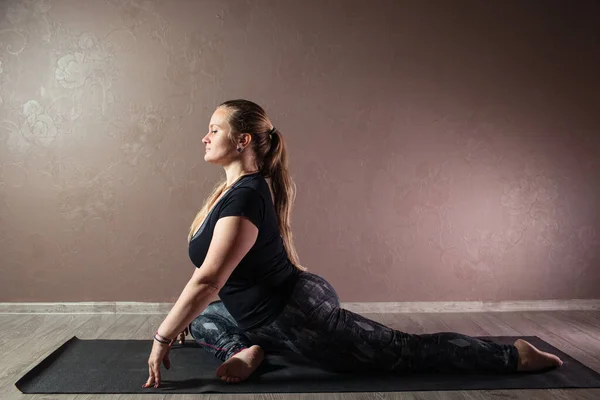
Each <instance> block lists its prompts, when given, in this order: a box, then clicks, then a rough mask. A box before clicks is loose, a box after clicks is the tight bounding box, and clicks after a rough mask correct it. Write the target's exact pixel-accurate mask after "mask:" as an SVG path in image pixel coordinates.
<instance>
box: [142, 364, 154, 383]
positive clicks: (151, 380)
mask: <svg viewBox="0 0 600 400" xmlns="http://www.w3.org/2000/svg"><path fill="white" fill-rule="evenodd" d="M148 375H149V377H148V380H147V381H146V383H144V384H143V385H142V387H143V388H147V387H150V386H152V384H153V383H154V374H153V373H152V367H151V366H148Z"/></svg>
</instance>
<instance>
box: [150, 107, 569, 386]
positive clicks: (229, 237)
mask: <svg viewBox="0 0 600 400" xmlns="http://www.w3.org/2000/svg"><path fill="white" fill-rule="evenodd" d="M208 128H209V132H208V133H207V134H206V136H205V137H204V138H203V139H202V142H203V143H204V144H205V146H206V151H205V155H204V160H205V161H207V162H210V163H212V164H217V165H221V166H222V167H223V168H224V169H225V173H226V175H227V179H226V180H225V181H224V182H222V183H221V184H219V185H218V186H217V187H216V188H215V190H214V191H213V193H212V194H211V195H210V196H208V198H207V199H206V201H205V203H204V205H203V206H202V209H201V210H200V212H199V213H198V214H197V215H196V218H195V219H194V221H193V222H192V225H191V227H190V232H189V235H188V242H189V256H190V259H191V260H192V262H193V263H194V264H195V265H196V267H197V268H196V270H195V271H194V273H193V275H192V277H191V279H190V280H189V282H188V283H187V284H186V286H185V288H184V289H183V292H182V293H181V295H180V297H179V299H178V300H177V302H176V303H175V305H174V306H173V308H172V309H171V311H170V312H169V314H168V315H167V317H166V318H165V320H164V321H163V323H162V324H161V325H160V327H159V328H158V330H157V332H156V334H155V336H154V344H153V347H152V352H151V353H150V357H149V359H148V366H149V375H150V376H149V378H148V380H147V381H146V383H145V384H144V385H143V387H151V386H154V387H158V386H159V384H160V379H161V378H160V377H161V374H160V366H161V363H164V364H165V367H166V368H167V369H168V368H170V364H171V362H170V360H169V350H170V347H171V344H172V343H173V342H174V341H175V339H176V338H177V336H178V334H179V337H180V340H181V341H182V342H183V338H184V337H185V335H186V334H187V332H188V330H189V333H190V335H191V336H192V337H193V338H194V340H195V341H196V342H197V343H199V344H200V345H201V346H202V347H203V348H205V349H206V350H207V351H210V352H211V353H213V354H214V355H215V356H216V357H217V358H219V359H220V360H221V361H223V364H221V365H220V366H219V368H217V371H216V374H217V376H218V377H220V378H221V379H222V380H224V381H226V382H239V381H242V380H244V379H246V378H248V376H250V375H251V374H252V372H253V371H254V370H255V369H256V368H257V367H258V366H259V365H260V363H261V362H262V361H263V358H264V354H265V352H267V353H268V352H270V351H272V352H275V351H283V352H286V351H288V352H293V353H295V354H297V355H299V356H301V357H303V358H304V359H306V360H310V361H311V362H314V363H315V364H316V365H319V366H320V367H322V368H324V369H329V370H332V371H339V372H351V371H360V370H368V371H373V370H379V371H387V372H392V371H394V372H399V373H401V372H408V371H410V372H417V371H423V372H424V371H459V370H460V371H490V372H498V373H506V372H515V371H537V370H543V369H547V368H554V367H559V366H561V365H562V361H561V360H560V359H559V358H558V357H557V356H555V355H552V354H549V353H545V352H541V351H539V350H538V349H536V348H535V347H533V346H532V345H531V344H530V343H528V342H526V341H524V340H521V339H519V340H517V341H516V342H515V343H514V344H513V345H501V344H496V343H492V342H488V341H483V340H479V339H476V338H473V337H470V336H466V335H462V334H459V333H454V332H440V333H432V334H410V333H404V332H401V331H398V330H395V329H392V328H389V327H387V326H385V325H382V324H380V323H378V322H375V321H372V320H369V319H367V318H365V317H363V316H361V315H359V314H356V313H353V312H351V311H348V310H345V309H343V308H340V304H339V300H338V296H337V294H336V292H335V290H334V289H333V287H332V286H331V285H330V284H329V283H328V282H327V281H326V280H325V279H323V278H321V277H319V276H318V275H315V274H313V273H311V272H308V271H307V270H306V268H304V267H302V266H301V265H300V263H299V260H298V255H297V254H296V250H295V247H294V242H293V237H292V231H291V229H290V215H291V207H292V203H293V201H294V198H295V188H294V184H293V182H292V179H291V177H290V175H289V173H288V170H287V152H286V147H285V142H284V140H283V137H282V136H281V133H280V132H279V131H278V130H277V129H275V128H274V127H273V125H272V124H271V122H270V120H269V118H268V117H267V116H266V114H265V111H264V110H263V109H262V108H261V107H260V106H259V105H257V104H255V103H253V102H250V101H247V100H232V101H227V102H225V103H223V104H221V105H220V106H219V107H217V109H216V110H215V112H214V113H213V115H212V118H211V120H210V124H209V126H208ZM267 178H270V180H271V184H270V185H269V182H268V181H267ZM216 294H218V295H219V298H220V301H216V302H212V303H211V299H214V296H215V295H216Z"/></svg>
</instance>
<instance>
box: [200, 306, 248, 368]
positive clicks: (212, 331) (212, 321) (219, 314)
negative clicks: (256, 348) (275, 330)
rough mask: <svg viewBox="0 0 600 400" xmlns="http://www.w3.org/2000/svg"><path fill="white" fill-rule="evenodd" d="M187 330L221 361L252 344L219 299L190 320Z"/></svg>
mask: <svg viewBox="0 0 600 400" xmlns="http://www.w3.org/2000/svg"><path fill="white" fill-rule="evenodd" d="M189 331H190V335H191V336H192V337H193V338H194V340H195V341H196V342H197V343H198V344H200V345H201V346H202V347H203V348H204V349H206V350H207V351H209V352H210V353H212V354H213V355H214V356H215V357H216V358H218V359H219V360H221V361H226V360H228V359H229V358H230V357H231V356H233V355H234V354H237V353H239V352H240V351H242V350H243V349H246V348H250V347H251V346H252V343H251V342H250V340H249V339H248V338H247V337H246V335H244V333H243V332H242V331H241V330H240V329H239V328H238V325H237V323H236V322H235V320H234V319H233V317H232V316H231V314H229V311H227V309H226V308H225V306H224V305H223V302H221V301H217V302H213V303H211V304H209V305H208V307H206V309H205V310H204V311H203V312H202V314H200V315H199V316H198V317H197V318H196V319H194V320H193V321H192V323H191V324H190V326H189Z"/></svg>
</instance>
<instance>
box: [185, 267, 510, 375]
mask: <svg viewBox="0 0 600 400" xmlns="http://www.w3.org/2000/svg"><path fill="white" fill-rule="evenodd" d="M190 334H191V336H192V337H193V338H194V340H196V342H197V343H199V344H200V345H201V346H202V347H203V348H205V349H206V350H207V351H210V352H211V353H212V354H213V355H214V356H215V357H217V358H218V359H220V360H221V361H225V360H227V359H228V358H229V357H231V356H232V355H234V354H236V353H237V352H239V351H241V350H243V349H245V348H248V347H250V346H252V345H254V344H258V345H260V346H261V347H262V348H263V349H264V351H265V353H269V352H279V353H282V354H285V353H286V352H290V351H291V352H292V353H295V354H296V355H297V356H300V357H301V358H302V359H305V360H307V361H308V362H310V363H312V364H315V365H317V366H319V367H321V368H323V369H326V370H331V371H336V372H358V371H374V370H378V371H394V372H425V371H431V372H433V371H437V372H453V371H459V370H462V371H481V372H483V371H487V372H514V371H516V369H517V361H518V353H517V349H516V347H515V346H513V345H503V344H497V343H493V342H489V341H484V340H480V339H477V338H474V337H470V336H466V335H462V334H459V333H454V332H440V333H434V334H409V333H404V332H400V331H398V330H395V329H392V328H389V327H387V326H385V325H382V324H380V323H378V322H376V321H372V320H370V319H367V318H365V317H363V316H361V315H359V314H356V313H353V312H351V311H348V310H345V309H343V308H340V304H339V299H338V296H337V293H336V292H335V290H334V289H333V287H332V286H331V285H330V284H329V283H328V282H327V281H326V280H325V279H323V278H321V277H319V276H318V275H315V274H313V273H310V272H301V274H300V278H299V280H298V282H297V284H296V286H295V287H294V290H293V293H292V295H291V296H290V299H289V300H288V304H287V305H286V306H285V308H284V309H283V311H282V312H281V313H280V314H279V316H278V317H277V318H276V319H275V320H274V321H273V322H271V323H269V324H266V325H263V326H259V327H258V328H254V329H251V330H247V331H242V330H240V329H239V328H238V326H237V324H236V322H235V320H234V319H233V317H232V316H231V315H230V314H229V312H228V311H227V310H226V309H225V307H224V306H223V303H222V302H220V301H218V302H213V303H211V304H210V305H209V306H208V307H207V308H206V310H204V312H202V314H200V315H199V316H198V317H197V318H196V319H195V320H193V321H192V323H191V324H190Z"/></svg>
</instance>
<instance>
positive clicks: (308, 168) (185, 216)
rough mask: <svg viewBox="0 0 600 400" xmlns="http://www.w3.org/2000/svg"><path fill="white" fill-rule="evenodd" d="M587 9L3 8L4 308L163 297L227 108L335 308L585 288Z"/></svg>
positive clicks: (591, 202)
mask: <svg viewBox="0 0 600 400" xmlns="http://www.w3.org/2000/svg"><path fill="white" fill-rule="evenodd" d="M595 4H596V2H592V1H589V2H586V1H577V2H572V1H543V2H542V1H533V2H531V1H530V2H522V1H516V0H513V1H494V2H486V1H475V0H473V1H443V0H439V1H417V0H415V1H397V0H392V1H370V0H369V1H367V0H364V1H349V0H337V1H334V0H327V1H322V0H310V1H307V0H302V1H295V0H285V1H282V0H271V1H242V0H215V1H187V0H176V1H175V0H169V1H160V2H159V1H157V0H148V1H141V0H136V1H134V0H105V1H100V0H98V1H95V0H56V1H50V2H49V1H37V0H29V1H25V0H13V1H10V0H8V1H7V0H5V1H2V2H0V16H1V17H0V18H1V19H0V63H1V64H0V189H1V191H0V252H1V260H0V268H1V274H0V277H1V278H0V279H1V283H0V301H2V302H7V301H8V302H12V301H15V302H17V301H157V302H158V301H174V300H175V299H176V298H177V297H178V296H179V294H180V292H181V290H182V289H183V286H184V284H185V283H186V282H187V280H188V279H189V277H190V275H191V274H192V272H193V268H194V267H193V265H192V264H191V262H190V261H189V259H188V256H187V242H186V235H187V230H188V228H189V224H190V223H191V221H192V218H193V216H194V214H195V213H196V211H197V210H198V209H199V207H200V206H201V203H202V200H203V199H204V197H205V196H206V195H207V194H208V191H209V190H210V188H211V187H212V185H213V184H214V183H215V182H216V181H217V179H219V178H220V177H223V176H224V173H223V170H222V169H220V167H216V166H214V165H211V164H207V163H205V162H204V161H203V145H202V143H201V138H202V136H203V135H204V134H205V132H206V130H207V124H208V122H209V119H210V115H211V113H212V112H213V110H214V108H215V106H216V105H217V104H219V103H220V102H222V101H225V100H228V99H232V98H247V99H250V100H253V101H256V102H258V103H259V104H261V105H263V106H264V107H265V109H266V110H267V112H268V114H269V115H270V117H271V119H272V121H273V122H274V124H275V126H276V127H277V128H279V129H280V130H281V131H282V132H283V135H284V136H285V137H286V139H287V143H288V145H289V149H290V168H291V172H292V174H293V177H294V179H295V180H296V183H297V185H298V197H297V201H296V206H295V212H294V215H293V221H292V223H293V228H294V234H295V238H296V243H297V247H298V251H299V254H300V257H301V261H302V263H303V265H305V266H307V267H308V268H309V269H310V270H311V271H313V272H316V273H318V274H320V275H322V276H324V277H325V278H327V279H328V280H330V281H331V282H332V283H333V285H334V286H335V287H336V289H337V290H338V294H339V295H340V298H341V299H342V301H449V300H457V301H461V300H490V301H495V300H527V299H531V300H539V299H573V298H599V297H600V285H598V283H599V282H600V268H599V267H600V232H599V230H600V213H599V204H600V139H599V136H598V135H599V128H600V117H599V116H598V111H599V110H600V78H599V75H598V71H599V70H600V69H599V67H600V56H599V46H600V29H599V28H598V27H597V24H596V20H595V18H596V15H598V14H597V12H598V8H599V7H598V6H596V5H595Z"/></svg>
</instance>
